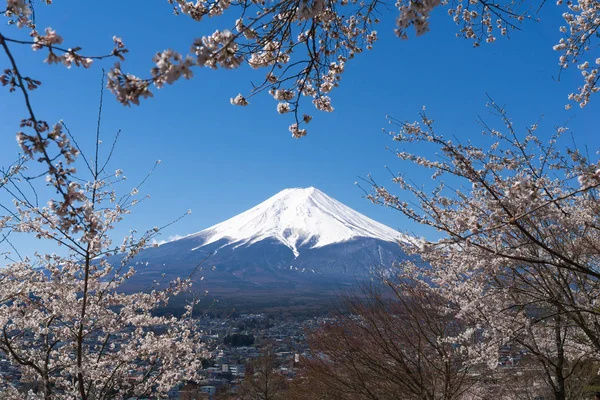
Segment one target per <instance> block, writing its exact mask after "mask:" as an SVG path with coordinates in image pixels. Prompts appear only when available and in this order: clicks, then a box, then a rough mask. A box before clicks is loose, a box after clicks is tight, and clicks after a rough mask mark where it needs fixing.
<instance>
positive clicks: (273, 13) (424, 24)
mask: <svg viewBox="0 0 600 400" xmlns="http://www.w3.org/2000/svg"><path fill="white" fill-rule="evenodd" d="M167 2H168V3H169V4H170V5H171V6H172V11H173V12H174V13H175V14H176V15H180V16H181V17H185V18H191V19H192V20H194V21H196V22H198V23H201V22H202V21H203V20H205V19H207V18H214V17H219V20H220V21H224V22H223V24H224V25H223V27H222V28H221V29H219V30H216V31H215V32H213V33H212V34H210V35H205V36H202V37H199V38H196V39H190V42H189V45H190V51H189V52H188V53H187V54H184V53H180V52H177V51H175V50H172V49H166V50H162V51H158V52H157V53H156V54H155V55H154V57H153V59H152V63H153V66H152V67H151V69H150V72H149V74H148V75H146V76H145V77H144V76H142V77H138V76H136V75H134V74H131V73H128V72H126V71H125V70H124V68H123V66H122V65H121V61H124V60H125V55H126V54H127V52H128V49H127V48H126V47H125V45H124V43H123V41H122V40H121V39H120V38H118V37H116V36H115V37H113V41H114V46H113V48H112V50H111V51H109V52H107V54H105V55H95V56H92V55H86V54H83V53H82V50H81V47H80V46H82V45H84V44H85V43H82V44H80V43H77V44H71V45H69V46H68V47H67V46H63V44H62V43H63V41H64V39H63V38H62V37H61V36H60V35H59V33H57V31H56V30H54V29H52V28H50V27H44V28H39V27H37V25H36V23H35V11H36V9H38V11H39V9H41V8H42V7H43V5H42V4H41V3H46V4H47V5H50V4H51V1H49V0H44V1H40V2H37V3H35V8H34V2H32V1H26V0H6V8H5V9H4V11H3V14H4V16H5V17H6V18H8V21H9V23H11V24H12V25H13V26H14V27H16V29H7V28H4V29H3V32H0V45H1V46H2V47H3V49H4V52H5V53H6V54H7V55H8V56H9V58H10V59H11V63H10V64H11V65H9V66H8V68H6V69H5V71H4V73H3V74H2V76H0V82H2V83H3V84H4V85H8V86H9V87H11V88H13V87H14V81H15V76H14V68H15V66H14V64H15V62H14V60H13V58H12V56H11V50H10V48H11V47H12V46H17V45H30V46H31V47H32V49H33V50H34V51H44V52H46V53H47V58H46V60H45V61H46V62H47V63H48V64H54V63H62V64H64V65H65V66H67V67H71V66H81V67H84V68H88V67H90V66H91V64H92V63H93V62H94V61H95V60H102V59H105V58H116V59H117V62H116V63H115V64H114V66H113V67H112V68H111V69H110V72H109V73H108V76H109V79H108V88H109V89H110V90H111V91H112V92H113V93H114V94H115V96H116V98H117V99H118V101H120V102H121V103H123V104H125V105H131V104H139V102H140V100H141V99H143V98H147V97H151V96H152V95H153V88H156V89H159V88H161V87H163V86H164V85H165V84H173V83H175V82H176V81H178V80H180V79H182V78H184V79H190V78H192V76H193V71H194V69H195V68H213V69H217V68H225V69H235V68H239V67H240V66H249V67H250V68H253V69H258V68H261V69H263V70H265V74H264V79H263V80H262V82H260V83H258V84H257V85H255V86H254V87H253V89H252V90H251V91H250V93H248V94H247V95H242V94H238V95H236V96H232V98H231V103H232V104H234V105H239V106H246V105H248V104H249V99H250V98H251V97H252V96H254V95H256V94H258V93H261V92H264V91H266V92H268V93H269V94H270V95H271V96H272V97H273V98H274V99H275V100H276V101H277V106H276V109H277V112H278V113H280V114H288V113H289V114H291V115H293V121H294V122H293V123H292V124H291V125H290V127H289V130H290V132H291V133H292V135H293V136H294V137H297V138H298V137H302V136H304V135H305V134H306V128H305V125H306V124H307V123H309V122H310V120H311V116H310V114H305V113H301V112H300V106H301V104H304V103H305V102H311V103H312V104H313V105H314V107H315V108H316V109H317V110H318V111H323V112H332V111H333V110H334V107H333V105H332V104H333V103H332V99H331V97H330V93H331V92H332V91H333V89H334V88H335V87H337V86H338V85H339V84H340V80H341V77H342V74H343V72H344V71H345V69H346V65H347V63H348V62H349V61H350V60H351V59H352V58H354V57H355V56H356V55H357V54H360V53H362V52H364V51H365V50H370V49H371V48H372V47H373V46H374V45H375V42H376V41H377V38H378V34H377V30H376V29H375V27H376V25H377V24H378V23H379V22H380V16H381V15H384V14H385V13H389V12H394V14H395V16H396V24H395V25H396V26H395V28H394V30H395V32H396V34H397V36H398V37H400V38H402V39H407V38H408V37H409V35H411V34H412V33H411V32H413V29H414V34H415V35H417V36H418V35H422V34H424V33H426V32H427V31H428V30H429V19H430V15H431V13H432V11H433V10H434V9H436V8H438V7H443V8H445V9H446V10H447V12H448V14H449V16H450V17H451V18H452V19H453V20H454V22H455V23H456V24H457V28H458V32H457V35H458V36H462V37H464V38H467V39H469V40H471V41H472V42H473V44H474V45H475V46H479V45H480V44H481V43H491V42H494V41H495V40H496V39H497V37H499V36H508V35H509V34H510V32H511V31H513V30H515V29H520V26H521V25H522V23H523V21H525V20H536V16H535V11H536V10H537V9H538V8H539V7H540V6H541V4H536V3H530V2H527V1H524V0H521V1H499V2H489V1H487V0H469V1H463V0H452V1H447V0H443V1H442V0H418V1H417V0H399V1H397V2H395V3H386V2H382V1H379V0H371V1H366V2H365V1H358V0H339V1H336V0H328V1H325V0H277V1H273V2H265V1H259V0H254V1H231V0H215V1H213V0H198V1H195V2H192V1H186V0H167ZM562 3H563V2H562V0H559V1H558V4H557V5H556V6H557V7H561V8H564V10H565V12H564V13H563V17H564V20H565V25H564V26H561V27H559V30H560V31H558V30H557V40H558V43H557V44H556V46H554V49H555V50H556V51H558V52H560V53H561V55H560V59H559V65H560V68H561V69H566V68H568V67H570V66H573V65H576V66H577V68H579V69H580V70H581V73H582V74H583V78H584V82H583V84H582V86H581V87H579V88H578V89H577V90H576V91H574V92H573V93H571V94H570V95H569V98H570V99H571V100H572V102H575V103H578V104H579V105H580V106H582V107H583V106H585V105H586V104H588V102H589V100H590V96H591V94H592V93H595V92H597V91H598V90H599V87H598V79H599V77H598V76H599V75H598V68H599V64H600V58H595V57H597V56H598V55H597V54H596V55H595V54H593V52H594V49H595V47H594V45H595V43H596V42H595V41H596V40H597V36H598V33H597V32H598V27H599V26H600V6H599V5H598V2H597V1H595V0H581V1H575V2H573V1H568V2H566V3H565V4H562ZM542 4H543V2H542ZM548 6H550V5H548ZM390 29H391V27H390ZM24 33H25V34H28V35H29V37H26V36H25V37H24ZM157 50H158V49H157ZM27 83H28V85H30V86H31V88H34V87H36V86H37V85H39V82H38V81H36V80H35V79H34V78H27Z"/></svg>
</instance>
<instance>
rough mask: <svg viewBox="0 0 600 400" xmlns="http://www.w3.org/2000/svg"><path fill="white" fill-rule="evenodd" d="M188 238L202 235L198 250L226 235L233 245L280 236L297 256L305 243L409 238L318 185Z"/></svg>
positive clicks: (315, 245) (288, 192) (316, 245)
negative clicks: (334, 197)
mask: <svg viewBox="0 0 600 400" xmlns="http://www.w3.org/2000/svg"><path fill="white" fill-rule="evenodd" d="M185 238H186V239H192V238H202V239H203V241H202V244H201V245H200V246H198V247H196V248H194V249H193V250H196V249H198V248H201V247H204V246H207V245H209V244H211V243H215V242H218V241H221V240H225V241H226V244H224V245H223V246H221V247H225V246H227V245H228V244H231V243H235V246H234V249H235V248H237V247H240V246H247V245H251V244H253V243H257V242H260V241H262V240H265V239H274V240H276V241H279V242H280V243H282V244H283V245H285V246H286V247H288V248H289V249H290V250H292V252H293V254H294V255H295V256H296V257H298V256H299V255H300V251H299V249H300V248H302V247H305V248H309V249H315V248H319V247H324V246H328V245H332V244H335V243H341V242H346V241H348V240H351V239H355V238H373V239H379V240H383V241H388V242H395V241H398V240H405V238H404V237H403V235H401V234H400V233H399V232H398V231H396V230H394V229H392V228H389V227H388V226H385V225H383V224H381V223H379V222H376V221H374V220H372V219H370V218H367V217H365V216H364V215H362V214H360V213H358V212H356V211H354V210H353V209H351V208H350V207H348V206H346V205H344V204H342V203H340V202H339V201H337V200H335V199H333V198H331V197H329V196H327V195H326V194H325V193H323V192H321V191H320V190H319V189H316V188H314V187H309V188H305V189H301V188H294V189H285V190H282V191H281V192H279V193H277V194H276V195H275V196H273V197H271V198H269V199H267V200H265V201H264V202H262V203H260V204H259V205H257V206H256V207H253V208H251V209H250V210H248V211H245V212H243V213H241V214H238V215H236V216H235V217H233V218H230V219H228V220H226V221H224V222H221V223H219V224H217V225H214V226H211V227H210V228H207V229H205V230H203V231H200V232H198V233H195V234H192V235H189V236H186V237H185Z"/></svg>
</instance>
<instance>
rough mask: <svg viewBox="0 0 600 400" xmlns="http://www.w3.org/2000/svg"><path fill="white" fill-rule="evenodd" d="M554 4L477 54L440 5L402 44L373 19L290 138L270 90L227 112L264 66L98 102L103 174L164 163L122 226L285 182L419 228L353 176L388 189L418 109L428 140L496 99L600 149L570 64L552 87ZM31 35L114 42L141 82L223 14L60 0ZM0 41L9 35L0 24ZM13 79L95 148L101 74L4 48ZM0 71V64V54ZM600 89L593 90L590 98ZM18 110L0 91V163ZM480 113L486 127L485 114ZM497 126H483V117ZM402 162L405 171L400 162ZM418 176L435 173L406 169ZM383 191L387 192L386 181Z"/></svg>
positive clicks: (472, 123) (193, 226) (205, 211)
mask: <svg viewBox="0 0 600 400" xmlns="http://www.w3.org/2000/svg"><path fill="white" fill-rule="evenodd" d="M562 11H563V10H562V9H561V8H559V7H556V6H554V5H553V4H550V3H548V4H546V5H545V7H544V9H543V10H542V13H541V14H540V17H541V18H542V22H540V23H526V24H525V25H524V26H523V28H524V31H522V32H512V33H511V39H510V40H506V39H503V38H499V39H498V41H497V42H496V43H494V44H491V45H482V47H480V48H473V46H472V43H471V42H469V41H466V40H464V39H460V38H456V37H455V32H456V31H457V28H456V26H455V25H454V23H453V22H452V20H451V19H450V18H449V17H448V16H447V15H446V12H445V10H444V9H439V10H437V12H435V13H434V15H433V17H432V20H431V32H429V33H428V34H426V35H424V36H422V37H418V38H416V37H414V35H413V36H412V37H411V38H410V40H408V41H402V40H400V39H398V38H396V37H395V35H394V34H393V29H394V23H393V20H394V18H395V13H390V14H389V15H385V16H384V17H383V18H382V22H381V24H380V25H379V27H378V32H379V36H380V38H381V39H380V41H379V42H378V43H376V46H375V49H374V50H373V51H371V52H366V53H363V54H361V55H359V56H358V57H357V58H355V59H354V60H351V61H349V62H348V63H347V68H346V72H345V73H344V75H343V79H342V82H341V87H340V88H338V89H336V90H335V91H334V92H333V93H332V95H331V97H332V99H333V102H334V103H333V105H334V107H335V112H333V113H331V114H323V113H317V112H316V110H315V111H314V112H313V109H312V107H311V106H310V105H308V107H309V108H310V109H309V110H306V111H309V112H310V113H311V114H312V115H313V116H314V117H315V118H314V120H313V122H311V124H310V125H309V126H308V128H309V134H308V136H307V137H305V138H303V139H301V140H294V139H293V138H292V137H291V135H290V133H289V132H288V130H287V127H288V125H289V124H290V123H291V122H292V121H291V118H290V116H285V115H284V116H280V115H278V114H277V113H276V111H275V106H276V104H277V102H276V101H274V100H273V99H272V98H271V97H270V96H268V95H267V94H265V95H259V96H258V97H255V98H253V99H252V100H251V105H250V106H249V107H245V108H241V107H234V106H231V105H230V104H229V99H230V97H234V96H235V95H236V94H238V93H239V92H241V93H248V92H249V91H250V89H251V85H250V81H251V80H252V79H254V80H255V81H258V80H259V79H261V78H262V77H263V75H264V73H266V71H262V70H261V71H258V72H256V71H252V70H250V69H249V68H242V69H240V70H234V71H213V70H198V69H196V70H195V77H194V79H193V80H191V81H181V82H178V83H177V84H175V85H174V86H168V87H165V88H164V89H161V90H159V91H156V93H155V94H156V96H155V98H153V99H150V100H148V101H144V102H143V103H142V105H141V106H138V107H132V108H127V107H123V106H121V105H120V104H118V103H117V102H116V101H115V100H114V98H113V97H112V95H111V94H109V93H107V94H106V97H105V103H104V106H105V107H104V120H103V133H104V135H105V136H104V139H105V143H107V144H106V147H108V142H109V141H110V135H112V134H113V133H114V132H116V131H117V130H118V129H121V130H122V136H121V140H120V144H119V146H118V149H117V152H116V155H115V158H114V160H113V169H116V168H122V169H123V170H124V171H125V174H126V175H127V176H128V177H129V178H130V181H131V184H133V183H134V182H135V181H136V179H141V178H142V177H143V176H144V175H145V173H146V171H147V170H149V169H150V168H151V167H152V164H153V163H154V161H155V160H157V159H161V160H162V164H161V166H160V167H159V169H158V170H157V171H156V173H155V174H154V176H153V177H152V179H151V181H150V182H149V183H148V184H147V186H145V192H147V193H149V194H150V195H151V196H152V197H151V199H150V201H148V202H147V203H144V204H143V205H141V206H140V207H138V209H137V211H136V212H135V213H134V214H133V215H132V216H131V217H129V218H128V220H127V224H126V225H124V226H123V227H122V228H127V229H129V228H136V229H145V228H148V227H151V226H154V225H161V224H163V223H166V222H168V221H170V220H172V219H174V218H176V217H177V216H179V215H180V214H182V213H184V212H185V211H186V210H187V209H192V210H193V214H192V215H190V216H188V217H187V218H185V219H184V220H182V221H181V222H179V223H178V224H176V225H175V226H172V227H170V228H169V229H168V230H167V231H165V232H164V237H165V238H166V237H168V236H169V235H174V234H187V233H191V232H195V231H198V230H201V229H204V228H206V227H208V226H210V225H212V224H215V223H218V222H220V221H222V220H225V219H227V218H229V217H231V216H233V215H235V214H237V213H239V212H242V211H244V210H246V209H248V208H250V207H252V206H254V205H255V204H257V203H259V202H260V201H262V200H265V199H266V198H268V197H270V196H271V195H273V194H275V193H276V192H278V191H280V190H282V189H284V188H288V187H306V186H315V187H317V188H319V189H321V190H322V191H324V192H325V193H327V194H329V195H330V196H332V197H334V198H336V199H338V200H340V201H342V202H343V203H345V204H347V205H348V206H350V207H352V208H354V209H356V210H357V211H359V212H361V213H364V214H366V215H367V216H370V217H372V218H374V219H376V220H378V221H380V222H383V223H385V224H387V225H389V226H391V227H395V228H400V229H406V230H409V231H413V232H415V233H417V234H423V233H424V231H421V229H420V228H419V227H415V226H413V225H411V224H410V223H408V222H407V221H406V220H404V219H403V218H402V217H401V216H400V215H399V214H398V213H396V212H394V211H391V210H387V209H384V208H382V207H378V206H375V205H372V204H371V203H370V202H368V201H367V200H366V199H364V198H362V196H363V193H362V191H361V190H360V189H358V188H356V187H355V186H354V182H355V181H356V180H357V178H358V177H359V176H366V175H367V174H368V173H372V174H373V176H374V177H375V178H376V179H377V180H378V181H379V182H381V183H384V184H386V185H387V184H388V175H387V173H386V172H385V170H384V166H385V165H388V166H390V168H391V169H392V170H395V171H397V170H399V169H400V168H401V165H400V164H399V163H398V161H396V160H395V159H394V157H393V156H392V155H391V154H390V153H389V152H387V151H386V150H385V146H387V145H390V146H391V147H394V148H395V144H394V143H392V142H391V141H390V140H389V138H388V137H387V136H386V135H384V134H382V132H381V128H382V127H385V126H386V120H385V116H386V115H388V114H389V115H393V116H395V117H396V118H399V119H403V120H410V121H413V120H415V119H417V118H418V113H419V111H420V110H421V107H422V106H423V105H426V106H427V110H428V113H429V115H430V116H431V117H433V118H434V119H435V120H436V126H437V129H438V132H440V133H441V132H444V134H447V135H455V136H457V137H458V138H460V139H462V140H466V139H468V138H473V139H476V138H477V137H478V136H479V135H480V132H481V128H480V127H479V126H478V125H477V122H476V121H477V117H478V115H482V116H484V117H486V115H487V114H488V110H487V109H486V107H485V103H486V102H487V98H486V93H487V94H489V95H490V96H492V97H493V98H494V99H495V100H496V101H497V102H498V103H503V104H506V105H507V108H508V110H509V111H510V114H511V116H512V117H513V118H514V120H515V122H516V125H517V126H518V127H525V126H527V125H530V124H532V123H534V122H536V121H537V120H538V119H539V117H540V116H544V119H543V122H542V124H541V125H540V129H539V130H538V134H539V135H540V136H545V135H548V134H550V133H551V132H552V131H553V129H552V127H553V125H555V124H562V123H564V122H565V121H567V120H569V119H571V121H570V123H569V126H570V128H571V130H572V132H573V133H574V135H575V137H576V140H577V143H578V145H580V146H584V145H587V146H590V148H591V150H592V152H594V151H595V150H597V148H598V140H597V139H596V138H597V132H596V127H597V126H598V123H599V122H600V112H599V111H600V98H596V99H594V98H593V99H592V101H591V103H590V105H589V106H588V107H587V108H586V109H584V110H580V109H579V108H578V107H577V106H575V107H573V109H572V110H570V111H566V110H565V109H564V105H565V104H566V102H567V100H566V96H567V94H568V93H569V92H571V91H573V90H575V89H576V87H577V86H578V85H579V84H580V83H581V77H580V75H579V71H576V70H575V69H573V70H571V71H567V73H565V74H563V76H562V78H561V81H560V82H557V81H556V80H555V79H553V77H557V75H558V72H559V68H558V55H559V54H558V53H557V52H554V51H553V50H552V45H553V44H555V43H556V42H557V40H558V38H559V37H560V33H559V32H558V26H559V25H560V24H561V18H560V14H561V13H562ZM37 17H38V25H39V26H42V27H45V26H52V27H53V28H55V29H57V31H58V32H59V34H61V35H62V36H63V37H64V38H65V39H66V45H67V46H75V45H79V46H82V47H83V48H84V51H83V52H82V53H83V54H100V53H104V52H106V51H110V49H111V48H112V36H113V35H115V34H116V35H118V36H120V37H122V38H123V40H124V41H125V43H126V45H127V47H128V48H129V49H130V50H131V53H129V55H128V58H127V61H126V62H125V63H124V64H123V66H124V69H125V70H128V71H131V72H133V73H137V74H140V75H143V76H147V74H148V71H149V69H150V67H151V58H152V56H153V54H154V53H155V52H156V51H158V50H162V49H165V48H168V47H172V48H175V49H177V50H180V51H187V50H188V49H189V45H190V43H191V42H192V40H193V39H194V38H196V37H200V36H202V35H206V34H210V33H211V32H212V31H214V29H215V28H225V27H228V26H229V24H225V23H224V21H219V20H214V21H210V20H206V21H203V22H201V23H195V22H193V21H192V20H191V19H189V18H186V17H175V16H173V15H172V13H171V9H170V5H169V4H168V3H167V2H166V1H148V0H146V1H141V0H128V1H123V2H118V3H117V2H88V1H72V0H68V1H67V0H64V1H60V2H56V4H53V5H52V6H42V5H38V10H37ZM2 29H3V31H2V32H3V33H4V34H6V35H8V36H10V34H11V33H13V32H14V30H13V29H12V28H2ZM11 47H12V48H13V51H14V53H15V55H16V56H17V58H18V59H19V60H20V66H21V69H22V70H23V73H24V74H26V75H30V76H32V77H34V78H36V79H40V80H42V81H43V85H42V87H41V88H40V89H39V90H37V91H36V92H35V93H34V95H33V99H32V101H33V103H34V106H35V108H36V110H37V114H38V115H39V117H40V118H43V119H46V120H48V121H50V122H52V121H56V120H58V119H61V118H62V119H63V120H65V121H66V122H67V124H68V125H69V126H70V128H71V130H72V132H73V133H74V134H75V135H76V136H77V138H78V140H79V141H80V142H82V143H86V144H87V145H88V146H89V145H91V144H92V143H93V137H94V131H95V124H96V114H97V104H98V96H99V93H98V89H99V85H100V76H101V72H100V71H101V67H102V66H104V67H107V68H108V67H110V65H112V61H108V62H104V63H103V62H99V63H97V64H95V65H94V67H93V68H92V69H91V70H83V69H72V70H67V69H65V68H64V67H62V66H56V65H54V66H47V65H45V64H43V63H42V60H43V59H44V57H45V56H44V54H42V52H40V53H39V54H38V53H32V52H31V50H30V48H29V47H27V46H21V47H18V46H14V45H13V46H11ZM0 60H2V61H1V62H2V64H1V65H2V67H3V68H5V65H6V59H5V58H4V56H0ZM598 96H600V95H596V97H598ZM24 115H25V110H24V106H23V101H22V98H21V96H20V95H19V94H16V93H13V94H7V93H3V94H2V95H1V96H0V116H1V121H2V124H1V125H0V160H2V162H3V164H6V163H7V162H6V161H8V160H12V159H14V157H15V154H16V153H17V151H18V149H17V145H16V143H15V140H14V133H15V132H16V131H17V130H18V123H19V120H20V118H21V117H22V116H24ZM486 118H487V117H486ZM489 119H490V120H492V117H491V116H490V117H489ZM402 167H407V166H402ZM403 172H404V173H406V174H407V175H409V176H412V177H413V178H414V179H415V180H423V181H425V180H427V179H429V176H430V173H429V172H425V173H424V172H423V171H419V170H411V169H407V170H404V171H403ZM388 186H390V185H388Z"/></svg>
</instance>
